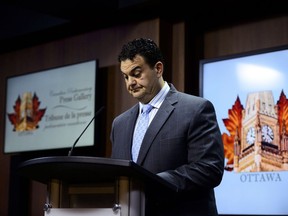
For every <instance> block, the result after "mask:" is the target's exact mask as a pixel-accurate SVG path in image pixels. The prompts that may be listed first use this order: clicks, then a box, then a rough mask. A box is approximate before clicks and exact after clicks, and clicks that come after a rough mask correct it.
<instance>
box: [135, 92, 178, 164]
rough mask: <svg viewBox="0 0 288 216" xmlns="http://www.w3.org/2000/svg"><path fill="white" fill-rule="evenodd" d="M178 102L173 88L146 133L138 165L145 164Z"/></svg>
mask: <svg viewBox="0 0 288 216" xmlns="http://www.w3.org/2000/svg"><path fill="white" fill-rule="evenodd" d="M176 102H177V93H176V91H175V89H174V88H173V87H171V90H170V92H169V93H168V94H167V97H166V98H165V100H164V101H163V103H162V105H161V106H160V108H159V110H158V112H157V113H156V115H155V117H154V119H153V120H152V122H151V123H150V125H149V127H148V129H147V131H146V134H145V136H144V138H143V142H142V145H141V148H140V152H139V156H138V160H137V163H138V164H142V163H143V161H144V159H145V157H146V154H147V153H148V151H149V148H150V146H151V145H152V143H153V140H154V139H155V137H156V135H157V134H158V132H159V130H161V128H162V127H163V125H164V124H165V122H166V121H167V119H168V118H169V116H170V115H171V113H172V112H173V110H174V104H175V103H176ZM132 135H133V133H132Z"/></svg>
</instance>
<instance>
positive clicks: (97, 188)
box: [18, 156, 177, 216]
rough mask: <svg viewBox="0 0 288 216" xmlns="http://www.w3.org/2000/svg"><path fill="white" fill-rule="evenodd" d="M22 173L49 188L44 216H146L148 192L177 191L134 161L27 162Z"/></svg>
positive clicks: (69, 158) (43, 159) (60, 158)
mask: <svg viewBox="0 0 288 216" xmlns="http://www.w3.org/2000/svg"><path fill="white" fill-rule="evenodd" d="M18 171H19V173H20V174H21V175H23V176H26V177H28V178H30V179H32V180H34V181H38V182H40V183H43V184H46V185H47V198H46V203H45V204H44V214H45V216H48V215H49V216H60V215H61V216H66V215H69V216H78V215H81V216H82V215H83V216H84V215H87V216H90V215H91V216H92V215H94V216H96V215H101V216H112V215H113V216H115V215H121V216H144V215H145V207H146V191H147V189H148V188H149V189H150V190H151V189H152V190H154V189H161V190H171V191H177V188H176V187H175V186H174V185H172V184H170V183H169V182H167V181H165V180H163V179H162V178H160V177H159V176H157V175H155V174H153V173H151V172H149V171H148V170H146V169H144V168H143V167H141V166H139V165H138V164H136V163H134V162H133V161H128V160H119V159H111V158H102V157H87V156H54V157H41V158H35V159H30V160H27V161H24V162H23V163H21V164H20V166H19V170H18Z"/></svg>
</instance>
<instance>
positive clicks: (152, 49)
mask: <svg viewBox="0 0 288 216" xmlns="http://www.w3.org/2000/svg"><path fill="white" fill-rule="evenodd" d="M136 55H140V56H142V57H143V58H144V59H145V61H146V63H147V64H148V65H149V66H150V67H151V68H152V67H154V65H155V64H156V62H158V61H161V62H162V63H163V64H164V58H163V55H162V52H161V50H160V49H159V47H158V46H157V44H156V43H155V42H154V41H153V40H151V39H148V38H137V39H134V40H132V41H130V42H128V43H127V44H124V45H123V47H122V50H121V52H120V54H119V56H118V61H119V62H121V61H125V60H127V59H130V60H133V59H134V58H135V56H136Z"/></svg>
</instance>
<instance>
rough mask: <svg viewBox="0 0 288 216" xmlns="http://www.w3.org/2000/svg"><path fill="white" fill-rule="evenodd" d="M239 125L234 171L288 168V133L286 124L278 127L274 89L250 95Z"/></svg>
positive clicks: (236, 136) (235, 143)
mask: <svg viewBox="0 0 288 216" xmlns="http://www.w3.org/2000/svg"><path fill="white" fill-rule="evenodd" d="M283 124H284V123H283ZM287 126H288V125H287ZM240 127H241V129H240V130H239V131H240V134H236V135H235V139H234V171H235V172H260V171H281V170H288V155H287V152H288V134H287V133H286V125H283V127H282V131H280V129H279V128H280V127H279V121H278V106H277V105H275V104H274V98H273V93H272V91H260V92H254V93H250V94H248V95H247V99H246V107H245V109H243V111H242V122H241V126H240Z"/></svg>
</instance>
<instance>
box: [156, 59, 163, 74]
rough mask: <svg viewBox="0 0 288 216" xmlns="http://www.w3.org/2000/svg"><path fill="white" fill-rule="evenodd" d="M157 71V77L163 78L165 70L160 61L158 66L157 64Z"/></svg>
mask: <svg viewBox="0 0 288 216" xmlns="http://www.w3.org/2000/svg"><path fill="white" fill-rule="evenodd" d="M154 68H155V70H156V72H157V75H158V76H162V74H163V70H164V65H163V63H162V62H161V61H158V62H157V63H156V64H155V67H154Z"/></svg>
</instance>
